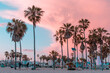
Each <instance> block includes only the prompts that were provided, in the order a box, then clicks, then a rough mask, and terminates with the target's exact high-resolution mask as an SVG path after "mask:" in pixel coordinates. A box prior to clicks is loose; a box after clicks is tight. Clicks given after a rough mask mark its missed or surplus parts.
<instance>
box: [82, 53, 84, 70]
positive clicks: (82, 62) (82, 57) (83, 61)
mask: <svg viewBox="0 0 110 73" xmlns="http://www.w3.org/2000/svg"><path fill="white" fill-rule="evenodd" d="M82 59H84V55H83V52H82ZM83 64H84V61H83V60H82V69H84V68H83Z"/></svg>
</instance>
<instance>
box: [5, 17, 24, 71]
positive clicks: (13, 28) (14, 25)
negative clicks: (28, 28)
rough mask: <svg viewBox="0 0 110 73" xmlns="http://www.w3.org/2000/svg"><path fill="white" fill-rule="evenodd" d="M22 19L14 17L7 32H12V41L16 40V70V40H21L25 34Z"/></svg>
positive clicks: (8, 25)
mask: <svg viewBox="0 0 110 73" xmlns="http://www.w3.org/2000/svg"><path fill="white" fill-rule="evenodd" d="M21 22H22V21H21V20H19V19H14V18H13V19H12V22H9V23H8V24H7V32H8V33H10V35H11V37H12V41H14V42H15V70H16V42H19V41H20V39H21V38H22V36H23V33H22V30H23V25H21Z"/></svg>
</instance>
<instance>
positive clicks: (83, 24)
mask: <svg viewBox="0 0 110 73" xmlns="http://www.w3.org/2000/svg"><path fill="white" fill-rule="evenodd" d="M79 23H80V25H79V27H80V28H82V31H83V33H84V40H86V37H85V35H86V34H85V30H86V29H87V28H88V27H89V23H90V21H89V20H88V19H81V20H79ZM84 42H85V41H84ZM85 48H86V42H85ZM85 51H86V67H87V48H86V50H85Z"/></svg>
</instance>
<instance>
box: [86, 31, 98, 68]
mask: <svg viewBox="0 0 110 73" xmlns="http://www.w3.org/2000/svg"><path fill="white" fill-rule="evenodd" d="M97 41H98V35H97V31H96V29H93V30H89V35H88V41H87V44H88V47H87V48H88V52H89V58H90V59H91V69H92V68H93V67H92V62H93V63H94V66H95V69H96V62H95V60H96V58H97Z"/></svg>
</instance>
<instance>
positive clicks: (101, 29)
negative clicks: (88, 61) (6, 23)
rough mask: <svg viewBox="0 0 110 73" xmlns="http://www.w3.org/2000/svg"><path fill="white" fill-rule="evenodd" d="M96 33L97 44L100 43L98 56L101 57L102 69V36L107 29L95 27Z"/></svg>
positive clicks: (105, 33)
mask: <svg viewBox="0 0 110 73" xmlns="http://www.w3.org/2000/svg"><path fill="white" fill-rule="evenodd" d="M97 35H98V44H99V45H100V57H101V62H102V70H103V55H102V51H103V44H104V40H103V37H104V36H106V35H107V30H105V29H104V28H97Z"/></svg>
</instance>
